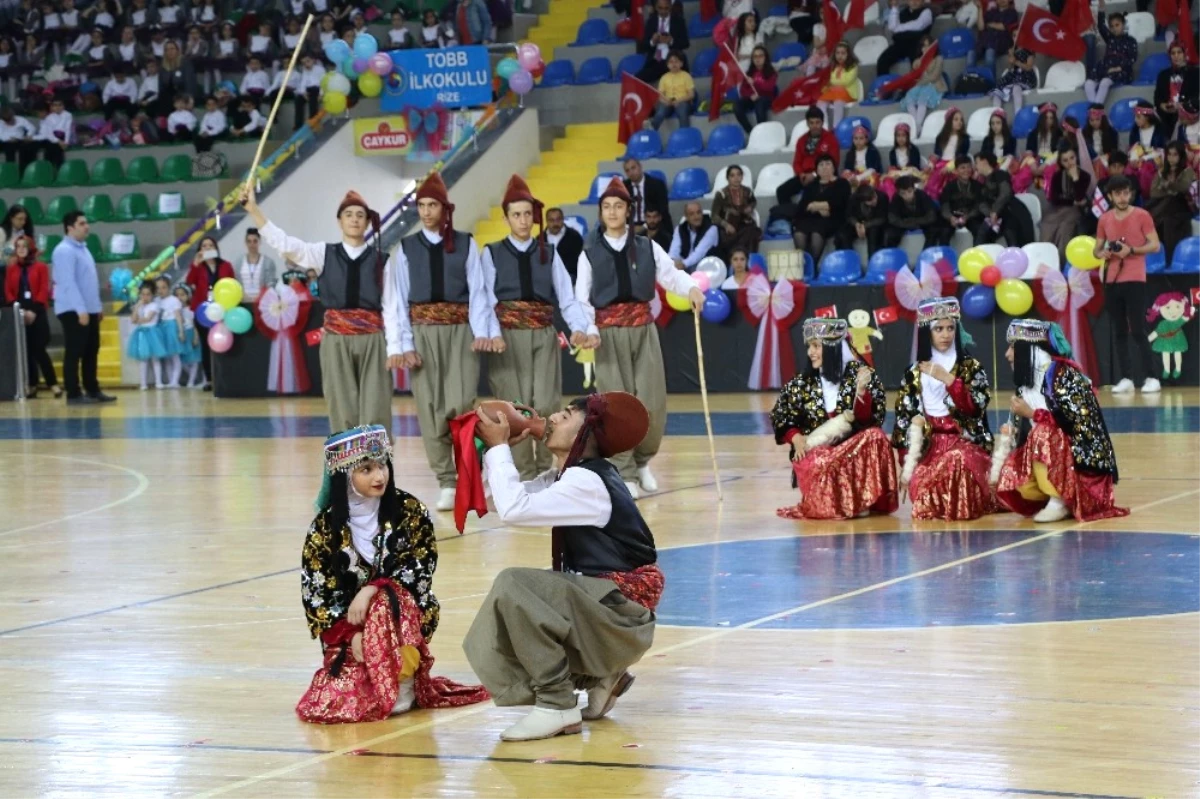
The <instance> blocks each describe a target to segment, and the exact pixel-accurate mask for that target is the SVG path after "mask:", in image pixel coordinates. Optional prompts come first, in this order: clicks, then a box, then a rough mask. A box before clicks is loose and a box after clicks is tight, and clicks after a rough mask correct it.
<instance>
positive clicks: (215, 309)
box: [202, 302, 225, 325]
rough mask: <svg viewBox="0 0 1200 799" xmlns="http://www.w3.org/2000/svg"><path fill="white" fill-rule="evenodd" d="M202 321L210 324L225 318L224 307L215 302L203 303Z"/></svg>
mask: <svg viewBox="0 0 1200 799" xmlns="http://www.w3.org/2000/svg"><path fill="white" fill-rule="evenodd" d="M202 310H203V311H204V321H206V322H208V323H209V324H210V325H215V324H217V323H218V322H221V321H223V320H224V319H225V309H224V308H222V307H221V306H220V305H217V304H216V303H215V302H206V303H204V308H203V309H202Z"/></svg>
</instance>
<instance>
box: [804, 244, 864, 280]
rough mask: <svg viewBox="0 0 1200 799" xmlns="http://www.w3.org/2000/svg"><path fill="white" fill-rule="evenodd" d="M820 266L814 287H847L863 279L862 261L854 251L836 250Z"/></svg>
mask: <svg viewBox="0 0 1200 799" xmlns="http://www.w3.org/2000/svg"><path fill="white" fill-rule="evenodd" d="M819 266H820V271H819V272H818V273H817V278H816V280H814V281H813V285H814V286H845V285H848V284H850V283H854V282H857V281H858V279H859V278H861V277H862V261H861V260H859V257H858V253H857V252H855V251H854V250H835V251H833V252H831V253H829V255H826V256H825V260H824V261H821V263H820V265H819Z"/></svg>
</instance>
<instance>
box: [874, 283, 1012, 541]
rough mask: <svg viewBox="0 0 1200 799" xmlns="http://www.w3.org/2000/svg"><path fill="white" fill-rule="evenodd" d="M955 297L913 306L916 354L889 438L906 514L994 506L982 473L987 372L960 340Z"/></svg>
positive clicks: (934, 515)
mask: <svg viewBox="0 0 1200 799" xmlns="http://www.w3.org/2000/svg"><path fill="white" fill-rule="evenodd" d="M961 317H962V313H961V311H960V309H959V305H958V300H956V299H954V298H953V297H936V298H934V299H930V300H926V301H925V302H922V303H921V304H920V305H919V306H917V362H916V363H914V364H913V365H912V366H910V367H909V369H908V371H907V372H905V373H904V382H903V383H901V385H900V393H899V394H898V395H897V396H896V426H895V427H894V428H893V429H892V446H894V447H895V448H896V449H897V450H899V452H900V463H901V469H900V494H901V498H903V495H904V492H905V491H906V490H907V491H908V494H909V497H910V498H911V499H912V504H913V511H912V517H913V518H914V519H944V520H946V521H966V520H968V519H978V518H979V517H980V516H983V515H984V514H985V513H991V512H992V511H993V510H994V509H995V501H994V499H993V497H992V487H991V485H989V483H988V473H989V471H990V470H991V465H992V431H991V430H990V429H989V427H988V421H987V407H988V403H989V402H991V399H992V389H991V386H990V385H989V383H988V376H987V373H986V372H984V370H983V365H982V364H981V363H979V361H978V360H976V359H975V358H973V357H971V355H970V354H969V353H968V352H967V351H966V349H965V348H964V346H963V338H964V334H963V331H962V318H961Z"/></svg>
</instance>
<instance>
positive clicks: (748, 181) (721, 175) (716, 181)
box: [704, 164, 754, 200]
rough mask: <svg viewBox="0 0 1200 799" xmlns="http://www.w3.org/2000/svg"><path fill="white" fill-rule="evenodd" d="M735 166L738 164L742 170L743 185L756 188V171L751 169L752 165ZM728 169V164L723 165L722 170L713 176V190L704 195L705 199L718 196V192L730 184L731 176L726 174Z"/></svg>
mask: <svg viewBox="0 0 1200 799" xmlns="http://www.w3.org/2000/svg"><path fill="white" fill-rule="evenodd" d="M733 166H738V167H740V168H741V170H742V185H743V186H745V187H746V188H748V189H752V188H754V181H753V180H752V178H753V176H754V173H753V172H751V171H750V167H748V166H746V165H745V164H734V165H733ZM728 171H729V167H728V166H723V167H721V171H720V172H718V173H717V176H716V177H715V178H713V187H712V191H710V192H709V193H708V194H706V195H704V197H705V199H708V200H711V199H712V198H713V197H716V196H717V192H719V191H720V190H721V189H723V188H725V187H726V186H728V185H729V178H727V177H726V176H725V173H726V172H728Z"/></svg>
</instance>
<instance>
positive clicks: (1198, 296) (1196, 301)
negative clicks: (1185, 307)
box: [1192, 288, 1200, 305]
mask: <svg viewBox="0 0 1200 799" xmlns="http://www.w3.org/2000/svg"><path fill="white" fill-rule="evenodd" d="M1192 305H1200V288H1193V289H1192Z"/></svg>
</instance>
